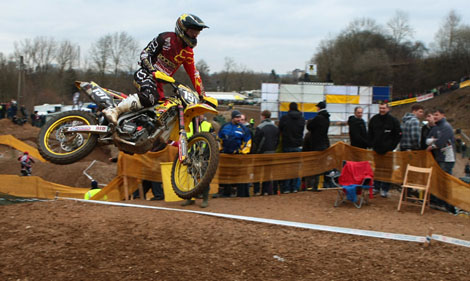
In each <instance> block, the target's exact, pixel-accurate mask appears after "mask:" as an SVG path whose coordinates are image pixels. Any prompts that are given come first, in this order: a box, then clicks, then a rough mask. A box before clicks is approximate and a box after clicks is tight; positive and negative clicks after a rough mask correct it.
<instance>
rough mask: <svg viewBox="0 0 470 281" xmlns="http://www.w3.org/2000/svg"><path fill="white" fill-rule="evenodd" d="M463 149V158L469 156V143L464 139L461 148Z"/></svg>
mask: <svg viewBox="0 0 470 281" xmlns="http://www.w3.org/2000/svg"><path fill="white" fill-rule="evenodd" d="M460 150H461V151H462V158H465V157H466V156H467V154H466V153H467V144H466V143H465V142H464V141H463V142H462V148H461V149H460Z"/></svg>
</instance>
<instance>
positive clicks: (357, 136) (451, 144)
mask: <svg viewBox="0 0 470 281" xmlns="http://www.w3.org/2000/svg"><path fill="white" fill-rule="evenodd" d="M326 108H327V104H326V103H325V102H324V101H322V102H319V103H318V104H317V112H318V113H317V115H316V116H315V117H314V118H312V119H310V120H305V119H304V117H303V115H302V113H301V112H300V111H299V110H298V105H297V103H295V102H292V103H290V105H289V111H288V113H287V114H285V115H283V116H282V117H281V118H280V120H279V122H278V123H276V122H274V121H273V120H271V112H270V111H269V110H264V111H263V112H261V116H260V120H261V122H260V124H258V126H254V124H253V122H246V120H245V116H244V115H243V114H242V113H241V112H240V111H239V110H233V111H232V112H231V120H230V122H227V123H225V124H224V125H223V126H222V127H221V129H220V130H219V132H218V134H217V139H218V141H219V142H220V147H221V151H220V152H221V153H228V154H248V153H254V154H271V153H295V152H301V151H322V150H325V149H327V148H328V147H329V146H330V141H329V138H328V128H329V125H330V120H329V116H330V114H329V113H328V111H327V109H326ZM215 119H216V118H215ZM215 119H214V120H215ZM348 125H349V135H350V141H351V145H352V146H355V147H358V148H362V149H372V150H373V151H374V152H375V153H374V161H375V165H376V168H377V167H378V168H379V169H388V170H392V169H393V167H391V166H390V167H388V166H387V165H390V163H389V162H390V161H386V158H385V157H384V155H385V154H387V153H388V152H390V151H394V150H397V149H398V150H400V151H408V150H428V151H431V152H432V154H433V156H434V157H435V159H436V161H437V162H438V164H439V166H440V167H441V168H442V169H443V170H444V171H446V172H447V173H449V174H452V169H453V166H454V164H455V155H456V154H455V152H456V151H458V152H460V153H465V152H466V151H467V148H466V145H465V143H464V142H462V141H461V140H460V139H458V140H457V141H456V140H455V138H454V135H453V129H452V127H451V125H450V124H449V123H448V122H447V121H446V118H445V114H444V111H443V109H440V108H436V109H432V110H429V111H426V112H425V111H424V108H423V106H422V105H420V104H415V105H413V106H412V107H411V112H408V113H406V114H405V115H404V116H403V118H402V122H400V121H399V120H398V118H396V117H394V116H392V115H391V113H390V107H389V105H388V104H387V103H381V104H379V113H378V114H376V115H374V116H373V117H372V118H371V119H370V120H369V121H368V122H366V120H364V119H363V108H361V107H359V106H358V107H356V108H355V110H354V115H352V116H350V117H349V119H348ZM305 130H306V133H305V134H304V132H305ZM462 143H463V144H462ZM456 148H458V149H457V150H456ZM321 176H322V175H315V176H311V177H307V178H304V179H303V183H302V179H300V178H293V179H287V180H282V181H266V182H261V183H248V184H247V183H239V184H225V185H221V186H220V188H219V193H218V194H216V195H214V197H249V196H250V194H251V195H252V196H260V195H264V196H267V195H272V194H288V193H296V192H299V191H321V188H320V186H319V185H320V183H321V180H320V178H321ZM323 178H324V179H328V177H323ZM390 185H391V184H390V183H389V182H383V181H377V180H376V181H374V193H375V194H380V196H382V197H384V198H387V197H388V192H389V189H390ZM251 187H252V188H253V190H252V192H250V188H251ZM325 187H329V183H328V182H325V181H324V182H323V188H325ZM431 203H432V206H433V207H435V208H437V209H441V210H446V211H449V212H453V213H455V212H456V211H455V208H454V207H453V206H451V205H450V204H447V203H446V202H444V201H443V200H440V199H438V198H437V197H434V196H433V197H432V202H431Z"/></svg>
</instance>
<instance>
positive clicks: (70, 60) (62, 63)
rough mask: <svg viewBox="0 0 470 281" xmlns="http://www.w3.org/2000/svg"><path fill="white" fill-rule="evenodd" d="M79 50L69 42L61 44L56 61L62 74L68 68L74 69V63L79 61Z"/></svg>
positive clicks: (65, 41)
mask: <svg viewBox="0 0 470 281" xmlns="http://www.w3.org/2000/svg"><path fill="white" fill-rule="evenodd" d="M78 50H79V47H78V46H74V45H72V43H71V42H70V41H69V40H64V41H62V42H60V44H59V48H58V49H57V55H56V61H57V64H58V67H59V71H60V72H61V73H62V72H63V71H64V70H65V69H66V68H68V69H70V68H72V67H73V65H74V63H75V62H77V61H78V59H79V54H78Z"/></svg>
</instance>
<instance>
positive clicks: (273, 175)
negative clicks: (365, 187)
mask: <svg viewBox="0 0 470 281" xmlns="http://www.w3.org/2000/svg"><path fill="white" fill-rule="evenodd" d="M0 137H2V136H0ZM3 137H4V136H3ZM5 139H7V141H10V142H11V139H10V138H0V143H2V140H5ZM15 140H16V139H15ZM18 142H21V141H19V140H16V141H15V144H14V145H15V146H16V147H18ZM2 144H7V145H9V144H8V143H2ZM25 145H26V144H25ZM11 146H13V145H11ZM15 146H13V147H15ZM28 151H30V153H31V154H32V153H37V150H36V149H34V148H32V147H30V148H28ZM176 155H177V148H176V147H172V146H168V147H167V148H165V149H164V150H162V151H159V152H149V153H146V154H143V155H137V154H136V155H132V156H131V155H128V154H124V153H120V154H119V161H118V176H117V177H116V178H115V179H114V180H113V181H111V182H110V183H109V184H108V185H107V186H106V187H105V188H103V189H102V191H101V192H99V193H98V194H96V195H95V196H93V198H92V199H99V198H101V197H102V196H103V195H105V194H106V195H108V200H112V201H116V200H122V199H124V198H125V193H124V190H125V189H124V186H127V187H128V192H129V193H131V192H133V191H134V190H136V189H137V186H138V183H139V182H140V180H142V179H146V180H151V181H159V182H162V174H161V168H160V163H162V162H173V160H174V159H175V157H176ZM33 157H34V156H33ZM343 160H348V161H370V162H371V164H372V167H373V169H374V177H375V179H376V180H381V181H386V182H392V183H395V184H401V183H402V181H403V175H404V173H405V170H406V166H407V164H411V165H413V166H418V167H431V166H432V167H433V168H434V169H433V175H432V179H431V181H432V184H431V193H432V194H434V195H435V196H437V197H439V198H441V199H443V200H445V201H447V202H449V203H450V204H452V205H454V206H457V207H459V208H461V209H464V210H470V185H469V184H466V183H464V182H463V181H461V180H459V179H457V178H455V177H453V176H451V175H448V174H447V173H445V172H444V171H443V170H442V169H440V167H439V165H438V164H437V163H436V161H435V160H434V158H433V157H432V154H431V153H430V152H427V151H404V152H389V153H387V154H385V155H378V154H377V153H375V152H373V151H371V150H364V149H360V148H356V147H352V146H350V145H347V144H345V143H343V142H338V143H336V144H334V145H333V146H331V147H330V148H328V149H327V150H324V151H312V152H294V153H276V154H249V155H229V154H220V161H219V167H218V170H217V173H216V175H215V177H214V180H213V183H221V184H225V183H252V182H261V181H267V180H283V179H289V178H295V177H307V176H312V175H316V174H321V173H323V172H326V171H328V170H331V169H334V168H336V169H338V170H341V166H342V161H343ZM8 177H10V176H8ZM14 177H15V180H16V181H17V179H18V178H21V179H23V178H27V177H18V176H14ZM3 178H4V177H2V178H1V179H3ZM30 178H37V177H30ZM12 179H13V178H5V181H3V180H2V183H3V184H2V187H0V192H4V191H5V190H8V191H9V192H5V193H9V194H12V195H18V196H25V197H38V195H41V196H39V197H40V198H53V197H54V196H55V191H59V193H60V196H64V197H67V194H71V196H70V197H74V196H75V194H76V193H77V192H78V193H80V194H82V195H83V194H84V193H85V192H86V191H78V190H77V188H74V187H66V186H62V185H56V184H53V183H48V182H45V181H44V182H45V183H46V184H44V185H43V184H39V180H37V181H32V180H31V181H29V180H27V182H25V184H19V185H16V184H14V181H15V180H12ZM38 179H39V178H38ZM414 180H416V181H418V180H420V179H419V178H415V179H414ZM26 183H27V184H26ZM28 184H30V185H33V187H25V185H28ZM7 185H10V186H13V185H14V186H17V187H18V189H15V188H11V187H6V186H7ZM45 185H49V186H50V187H47V186H45ZM5 187H6V189H5ZM23 188H25V189H28V190H29V191H28V192H24V191H21V189H23ZM41 188H46V191H39V190H37V189H41ZM68 188H70V189H73V190H71V191H69V190H68ZM54 190H55V191H54ZM72 195H73V196H72ZM74 198H75V197H74ZM82 198H83V197H82Z"/></svg>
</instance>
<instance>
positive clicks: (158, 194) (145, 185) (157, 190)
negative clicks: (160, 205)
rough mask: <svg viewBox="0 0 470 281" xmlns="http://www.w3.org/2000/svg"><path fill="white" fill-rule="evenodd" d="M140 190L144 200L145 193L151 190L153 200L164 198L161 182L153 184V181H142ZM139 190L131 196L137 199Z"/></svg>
mask: <svg viewBox="0 0 470 281" xmlns="http://www.w3.org/2000/svg"><path fill="white" fill-rule="evenodd" d="M142 189H143V191H144V199H147V198H145V197H146V194H147V192H148V191H149V190H150V189H152V193H153V196H154V197H155V198H161V199H163V198H165V196H164V194H163V188H162V183H161V182H154V181H148V180H143V181H142ZM139 195H140V194H139V190H138V189H137V190H136V191H134V193H133V196H134V198H139Z"/></svg>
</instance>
